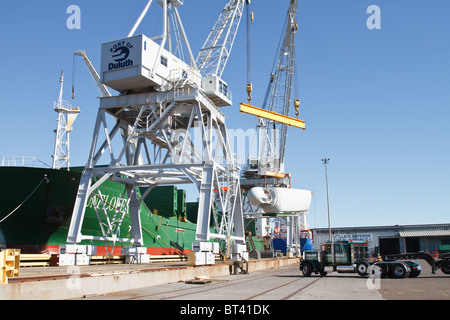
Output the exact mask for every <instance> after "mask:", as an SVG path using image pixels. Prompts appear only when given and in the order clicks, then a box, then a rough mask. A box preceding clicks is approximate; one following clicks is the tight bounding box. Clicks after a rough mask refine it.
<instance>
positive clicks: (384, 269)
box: [300, 240, 422, 278]
mask: <svg viewBox="0 0 450 320" xmlns="http://www.w3.org/2000/svg"><path fill="white" fill-rule="evenodd" d="M330 267H331V268H332V271H334V272H338V273H357V274H358V275H360V276H362V277H364V276H369V275H370V274H371V273H378V274H379V275H380V277H382V278H384V277H392V278H406V277H410V278H413V277H418V276H419V275H420V273H421V270H422V269H421V267H420V265H419V264H418V263H417V262H414V261H398V260H395V259H391V260H389V259H386V260H385V261H372V260H371V259H370V257H369V247H368V242H367V241H351V240H344V241H333V242H332V241H328V242H326V243H325V244H323V245H322V248H321V249H320V250H309V251H304V252H303V257H302V258H301V260H300V270H301V272H302V273H303V276H305V277H309V276H311V274H312V273H313V272H314V273H315V274H320V275H321V276H326V275H327V271H326V268H327V269H330Z"/></svg>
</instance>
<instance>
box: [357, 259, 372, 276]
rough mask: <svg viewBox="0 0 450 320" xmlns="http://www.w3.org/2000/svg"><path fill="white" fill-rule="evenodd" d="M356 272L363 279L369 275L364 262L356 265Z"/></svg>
mask: <svg viewBox="0 0 450 320" xmlns="http://www.w3.org/2000/svg"><path fill="white" fill-rule="evenodd" d="M356 272H357V273H358V274H359V275H360V276H361V277H365V276H367V275H368V274H369V264H368V263H367V262H365V261H362V262H359V263H358V264H357V265H356Z"/></svg>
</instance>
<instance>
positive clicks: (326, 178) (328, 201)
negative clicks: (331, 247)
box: [322, 158, 331, 241]
mask: <svg viewBox="0 0 450 320" xmlns="http://www.w3.org/2000/svg"><path fill="white" fill-rule="evenodd" d="M322 162H323V164H324V165H325V181H326V185H327V208H328V236H329V238H330V241H331V223H330V198H329V197H328V172H327V165H328V163H329V162H330V159H326V158H325V159H322Z"/></svg>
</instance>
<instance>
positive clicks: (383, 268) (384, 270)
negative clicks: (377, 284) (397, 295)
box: [372, 263, 388, 279]
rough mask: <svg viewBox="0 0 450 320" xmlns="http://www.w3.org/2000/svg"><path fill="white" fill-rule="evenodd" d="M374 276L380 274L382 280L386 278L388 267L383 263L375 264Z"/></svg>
mask: <svg viewBox="0 0 450 320" xmlns="http://www.w3.org/2000/svg"><path fill="white" fill-rule="evenodd" d="M377 269H378V270H377ZM372 274H378V275H379V276H380V278H381V279H383V278H386V277H387V275H388V267H387V266H385V265H384V264H381V263H380V264H379V263H375V264H374V265H373V268H372Z"/></svg>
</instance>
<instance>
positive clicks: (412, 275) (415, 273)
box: [408, 270, 421, 278]
mask: <svg viewBox="0 0 450 320" xmlns="http://www.w3.org/2000/svg"><path fill="white" fill-rule="evenodd" d="M420 273H421V270H411V272H410V273H409V276H408V277H409V278H417V277H418V276H420Z"/></svg>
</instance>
